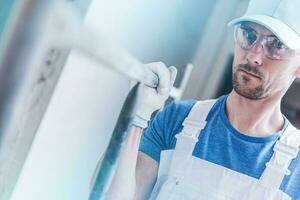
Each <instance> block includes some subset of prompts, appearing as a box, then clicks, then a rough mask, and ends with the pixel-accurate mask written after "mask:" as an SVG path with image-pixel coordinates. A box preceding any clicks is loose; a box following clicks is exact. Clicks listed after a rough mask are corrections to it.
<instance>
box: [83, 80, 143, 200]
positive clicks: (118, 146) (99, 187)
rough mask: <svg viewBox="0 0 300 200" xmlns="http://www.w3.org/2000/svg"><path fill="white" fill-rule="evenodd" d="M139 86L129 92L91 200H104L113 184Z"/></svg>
mask: <svg viewBox="0 0 300 200" xmlns="http://www.w3.org/2000/svg"><path fill="white" fill-rule="evenodd" d="M137 89H138V84H136V85H135V86H134V87H133V88H132V89H131V91H130V92H129V94H128V96H127V98H126V100H125V103H124V104H123V107H122V110H121V113H120V115H119V118H118V120H117V124H116V126H115V128H114V131H113V134H112V137H111V139H110V142H109V145H108V147H107V149H106V151H105V153H104V158H103V160H102V163H101V165H100V168H99V171H98V173H97V175H96V179H95V181H94V185H93V187H92V190H91V193H90V196H89V200H99V199H103V198H104V196H105V193H106V192H107V191H108V188H109V186H110V184H111V181H112V178H113V175H114V171H115V169H116V166H117V162H118V159H119V155H120V152H121V150H122V147H123V146H124V143H125V141H126V138H127V135H128V132H129V128H130V122H131V120H132V117H133V113H134V110H135V104H136V97H137Z"/></svg>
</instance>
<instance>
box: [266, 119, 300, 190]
mask: <svg viewBox="0 0 300 200" xmlns="http://www.w3.org/2000/svg"><path fill="white" fill-rule="evenodd" d="M299 147H300V130H297V129H296V128H295V127H293V125H292V124H289V125H288V127H287V129H286V130H285V131H284V133H283V134H282V136H281V137H280V139H279V140H278V141H277V142H276V144H275V145H274V148H273V150H274V153H273V155H272V157H271V159H270V161H269V162H268V163H267V164H266V169H265V171H264V172H263V174H262V176H261V178H260V182H261V183H262V184H264V185H265V186H268V187H272V188H276V189H279V187H280V185H281V182H282V180H283V178H284V177H285V176H286V175H289V174H290V171H289V170H288V168H289V166H290V164H291V162H292V160H293V159H295V158H296V157H297V155H298V152H299Z"/></svg>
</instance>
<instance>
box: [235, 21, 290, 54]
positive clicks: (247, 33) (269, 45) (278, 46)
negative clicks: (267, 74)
mask: <svg viewBox="0 0 300 200" xmlns="http://www.w3.org/2000/svg"><path fill="white" fill-rule="evenodd" d="M234 38H235V41H236V43H237V44H238V45H239V46H240V47H241V48H242V49H245V50H250V49H251V48H252V47H253V46H254V45H255V44H256V43H258V42H260V43H261V44H262V45H263V49H264V54H265V55H266V56H267V57H268V58H270V59H277V60H281V59H288V58H290V57H291V56H292V55H293V54H295V51H294V50H291V49H289V48H288V47H287V46H285V45H284V44H283V43H282V42H281V41H280V40H279V39H278V38H277V37H275V36H264V35H259V34H258V33H257V32H256V31H255V30H254V29H252V28H251V27H247V26H245V27H244V26H242V25H238V26H236V28H235V31H234Z"/></svg>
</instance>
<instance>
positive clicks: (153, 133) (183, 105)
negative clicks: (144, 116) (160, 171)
mask: <svg viewBox="0 0 300 200" xmlns="http://www.w3.org/2000/svg"><path fill="white" fill-rule="evenodd" d="M194 103H195V102H194V101H189V102H181V101H173V102H172V103H170V104H169V105H168V106H166V107H165V108H164V109H163V110H162V111H159V112H158V113H157V114H156V116H155V117H154V118H153V119H152V120H151V122H150V123H149V126H148V128H147V129H145V130H144V133H143V136H142V139H141V142H140V146H139V151H141V152H143V153H145V154H147V155H148V156H150V157H151V158H153V159H154V160H156V161H157V162H159V160H160V153H161V151H162V150H166V149H173V148H174V147H175V143H176V142H175V141H176V139H175V135H176V134H177V133H178V132H179V131H180V128H182V125H181V124H182V122H183V120H184V119H185V117H186V116H187V114H188V113H189V110H190V109H191V107H192V105H193V104H194Z"/></svg>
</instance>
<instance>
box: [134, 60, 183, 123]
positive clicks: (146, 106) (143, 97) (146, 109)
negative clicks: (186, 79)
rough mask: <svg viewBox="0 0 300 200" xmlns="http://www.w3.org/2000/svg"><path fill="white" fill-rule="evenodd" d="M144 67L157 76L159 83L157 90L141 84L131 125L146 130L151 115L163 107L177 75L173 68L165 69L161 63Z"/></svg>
mask: <svg viewBox="0 0 300 200" xmlns="http://www.w3.org/2000/svg"><path fill="white" fill-rule="evenodd" d="M145 67H147V68H148V69H150V70H151V71H152V72H154V73H155V74H156V75H157V76H158V78H159V83H158V86H157V88H151V87H148V86H145V85H143V84H141V85H140V86H139V89H138V100H137V111H136V116H135V118H134V119H133V122H132V123H133V125H135V126H138V127H141V128H146V127H147V125H148V121H149V120H150V118H151V114H152V113H153V112H154V111H156V110H158V109H160V108H161V107H162V106H163V105H164V103H165V101H166V100H167V98H168V97H169V93H170V91H171V88H172V87H173V84H174V82H175V78H176V75H177V69H176V68H175V67H173V66H172V67H169V68H167V67H166V65H165V64H163V63H162V62H154V63H149V64H145Z"/></svg>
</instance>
